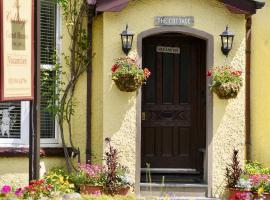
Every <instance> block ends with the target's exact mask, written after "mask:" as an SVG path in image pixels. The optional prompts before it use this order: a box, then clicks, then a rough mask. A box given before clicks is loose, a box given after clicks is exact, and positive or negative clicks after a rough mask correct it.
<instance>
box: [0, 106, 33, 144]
mask: <svg viewBox="0 0 270 200" xmlns="http://www.w3.org/2000/svg"><path fill="white" fill-rule="evenodd" d="M29 120H30V103H29V102H28V101H22V102H21V133H20V138H0V147H25V146H27V145H28V144H29V137H28V136H29V122H30V121H29Z"/></svg>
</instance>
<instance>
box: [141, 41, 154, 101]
mask: <svg viewBox="0 0 270 200" xmlns="http://www.w3.org/2000/svg"><path fill="white" fill-rule="evenodd" d="M145 54H146V55H145V56H146V57H145V63H143V67H147V68H148V69H149V70H150V72H151V75H150V77H149V79H148V80H147V83H146V85H145V86H144V89H145V90H146V92H145V93H144V94H145V97H146V98H145V99H146V102H147V103H155V102H156V91H155V88H156V69H155V63H156V62H155V61H156V59H155V46H154V45H151V46H147V49H146V50H145Z"/></svg>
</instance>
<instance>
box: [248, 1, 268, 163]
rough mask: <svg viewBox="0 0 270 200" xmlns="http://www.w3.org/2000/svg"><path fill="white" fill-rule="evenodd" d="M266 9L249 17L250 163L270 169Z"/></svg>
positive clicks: (266, 7)
mask: <svg viewBox="0 0 270 200" xmlns="http://www.w3.org/2000/svg"><path fill="white" fill-rule="evenodd" d="M269 18H270V5H269V1H266V5H265V7H264V8H263V9H262V10H258V11H257V14H256V15H254V16H253V17H252V41H251V42H252V44H251V58H252V59H251V150H252V151H251V152H252V159H253V160H257V161H260V162H263V163H264V165H265V166H266V167H270V150H269V143H270V124H269V121H270V95H269V89H270V88H269V85H270V79H269V76H270V26H268V24H269Z"/></svg>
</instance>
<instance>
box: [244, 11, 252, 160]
mask: <svg viewBox="0 0 270 200" xmlns="http://www.w3.org/2000/svg"><path fill="white" fill-rule="evenodd" d="M251 27H252V18H251V15H246V73H245V75H246V98H245V101H246V109H245V110H246V112H245V124H246V138H245V140H246V142H245V145H246V160H250V159H251V128H250V120H251V113H250V107H251V103H250V67H251Z"/></svg>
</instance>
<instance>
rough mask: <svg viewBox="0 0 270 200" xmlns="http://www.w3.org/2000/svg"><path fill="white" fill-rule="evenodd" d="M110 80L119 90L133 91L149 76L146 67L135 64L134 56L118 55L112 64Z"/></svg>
mask: <svg viewBox="0 0 270 200" xmlns="http://www.w3.org/2000/svg"><path fill="white" fill-rule="evenodd" d="M111 70H112V80H113V81H114V83H115V85H116V86H117V87H118V89H119V90H121V91H124V92H134V91H136V90H137V89H138V88H139V87H141V85H142V84H143V83H146V81H147V79H148V78H149V76H150V74H151V73H150V71H149V70H148V69H147V68H144V69H142V68H141V67H140V66H139V65H138V64H137V59H136V58H131V57H128V56H126V57H120V58H118V59H117V60H116V63H115V64H114V65H113V66H112V69H111Z"/></svg>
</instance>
